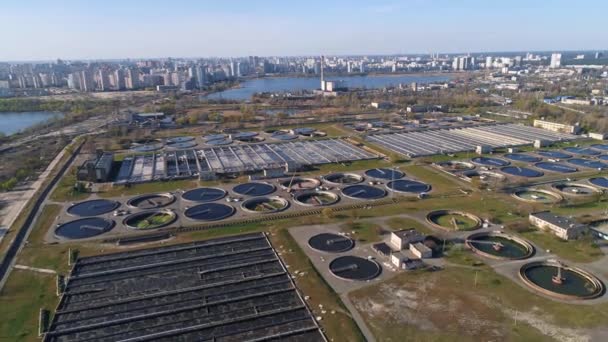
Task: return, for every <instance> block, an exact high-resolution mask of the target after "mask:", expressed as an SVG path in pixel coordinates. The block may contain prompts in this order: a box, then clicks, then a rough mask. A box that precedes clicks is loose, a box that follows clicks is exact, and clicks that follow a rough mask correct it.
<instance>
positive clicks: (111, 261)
mask: <svg viewBox="0 0 608 342" xmlns="http://www.w3.org/2000/svg"><path fill="white" fill-rule="evenodd" d="M271 339H273V340H274V339H277V340H288V341H325V337H324V336H323V334H322V333H321V332H320V330H319V326H318V325H317V323H316V321H315V320H314V319H313V317H312V316H311V313H310V311H309V310H308V308H307V306H306V304H305V303H304V301H303V300H302V298H301V297H300V295H299V294H298V292H297V290H296V287H295V285H294V283H293V282H292V279H291V277H290V275H289V273H287V271H286V269H285V268H284V267H283V264H282V263H281V261H280V260H279V258H278V256H277V254H276V253H275V250H274V249H273V248H272V246H271V244H270V242H269V241H268V239H267V237H266V235H265V234H263V233H255V234H245V235H238V236H232V237H226V238H219V239H212V240H206V241H195V242H190V243H185V244H178V245H172V246H166V247H157V248H149V249H142V250H137V251H130V252H123V253H115V254H107V255H98V256H93V257H88V258H82V259H79V260H78V261H77V262H76V264H75V265H74V268H73V270H72V273H71V275H70V277H69V278H68V283H67V285H66V288H65V293H64V294H63V296H62V298H61V300H60V303H59V305H58V307H57V312H56V314H55V316H54V318H53V321H52V322H51V325H50V329H49V332H48V333H47V334H46V335H45V337H44V341H83V340H113V341H119V340H138V341H144V340H155V341H156V340H182V341H193V340H196V341H220V340H221V341H245V340H247V341H261V340H271Z"/></svg>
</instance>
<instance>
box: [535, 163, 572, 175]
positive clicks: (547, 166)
mask: <svg viewBox="0 0 608 342" xmlns="http://www.w3.org/2000/svg"><path fill="white" fill-rule="evenodd" d="M534 166H536V167H537V168H539V169H543V170H547V171H551V172H558V173H573V172H577V171H578V169H577V168H575V167H572V166H568V165H565V164H562V163H555V162H540V163H536V164H534Z"/></svg>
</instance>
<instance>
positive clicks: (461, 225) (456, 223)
mask: <svg viewBox="0 0 608 342" xmlns="http://www.w3.org/2000/svg"><path fill="white" fill-rule="evenodd" d="M426 221H427V222H428V223H430V224H431V225H433V226H435V227H438V228H442V229H450V230H457V231H460V230H475V229H478V228H481V224H482V222H481V219H480V218H479V217H477V216H476V215H473V214H470V213H467V212H464V211H458V210H435V211H431V212H430V213H428V214H427V215H426Z"/></svg>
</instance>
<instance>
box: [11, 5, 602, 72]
mask: <svg viewBox="0 0 608 342" xmlns="http://www.w3.org/2000/svg"><path fill="white" fill-rule="evenodd" d="M2 7H3V11H2V12H1V13H0V32H4V33H1V34H0V37H1V38H2V41H3V42H4V47H3V49H2V50H0V61H46V60H54V59H56V58H61V59H67V60H106V59H125V58H131V59H139V58H166V57H178V58H198V57H214V56H217V57H229V56H248V55H259V56H312V55H320V54H325V55H399V54H426V53H437V52H441V53H467V52H480V53H483V52H507V51H578V50H604V49H606V46H602V45H601V44H602V42H601V40H598V39H597V36H596V34H595V33H596V32H595V31H596V28H597V23H599V22H601V20H602V17H601V15H602V13H605V12H606V10H607V9H608V4H606V3H603V2H600V1H589V0H587V1H581V2H578V3H577V6H575V7H570V4H569V3H566V2H565V1H552V2H549V1H538V2H535V3H527V2H524V1H520V0H517V1H513V2H511V3H510V4H509V7H508V8H506V7H504V6H503V7H500V6H497V5H495V4H491V3H486V2H482V1H478V0H469V1H463V2H459V3H457V4H456V3H452V2H449V1H445V0H437V1H428V2H427V1H418V0H415V1H394V2H381V3H377V4H370V3H368V2H362V1H336V2H333V3H332V4H326V3H323V2H321V1H317V0H313V1H308V2H306V3H297V4H287V5H286V4H284V3H283V2H279V1H275V0H269V1H263V2H262V3H259V2H258V3H255V4H252V3H249V2H243V1H232V2H229V3H223V4H220V3H216V2H203V3H199V2H195V1H189V0H179V1H174V2H172V3H170V4H167V3H163V2H160V1H156V0H154V1H148V2H146V4H145V6H142V5H141V4H136V3H135V2H129V1H123V2H120V3H119V2H118V1H115V0H110V1H103V2H101V1H92V2H88V3H86V4H83V3H81V2H77V1H72V0H67V1H55V2H53V3H47V2H43V1H40V0H26V1H19V2H17V1H11V3H8V4H3V5H2ZM589 8H593V9H594V10H593V11H589ZM564 23H565V24H564Z"/></svg>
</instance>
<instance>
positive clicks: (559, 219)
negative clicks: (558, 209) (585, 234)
mask: <svg viewBox="0 0 608 342" xmlns="http://www.w3.org/2000/svg"><path fill="white" fill-rule="evenodd" d="M530 216H533V217H536V218H538V219H540V220H543V221H545V222H548V223H550V224H552V225H555V226H558V227H560V228H562V229H566V230H568V229H573V228H581V227H586V225H584V224H582V223H578V222H576V221H574V220H572V219H570V218H569V217H565V216H559V215H555V214H553V213H551V212H550V211H541V212H538V213H532V214H530Z"/></svg>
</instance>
